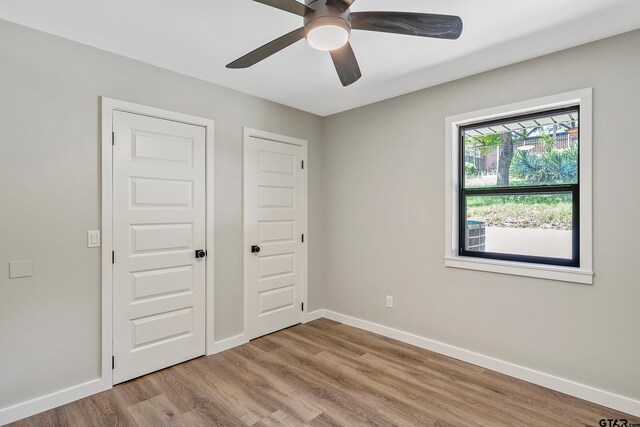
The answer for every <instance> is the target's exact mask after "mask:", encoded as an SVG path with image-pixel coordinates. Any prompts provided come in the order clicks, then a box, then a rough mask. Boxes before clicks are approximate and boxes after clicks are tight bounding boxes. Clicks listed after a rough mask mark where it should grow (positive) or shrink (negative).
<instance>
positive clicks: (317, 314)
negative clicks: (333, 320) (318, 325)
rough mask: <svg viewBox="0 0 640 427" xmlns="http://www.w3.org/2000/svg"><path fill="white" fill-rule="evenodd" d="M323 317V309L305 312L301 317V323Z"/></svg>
mask: <svg viewBox="0 0 640 427" xmlns="http://www.w3.org/2000/svg"><path fill="white" fill-rule="evenodd" d="M322 317H324V310H323V309H320V310H315V311H311V312H309V313H305V314H304V316H303V319H302V323H307V322H312V321H314V320H318V319H320V318H322Z"/></svg>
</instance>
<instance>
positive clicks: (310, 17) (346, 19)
mask: <svg viewBox="0 0 640 427" xmlns="http://www.w3.org/2000/svg"><path fill="white" fill-rule="evenodd" d="M305 1H306V4H307V6H308V7H309V8H310V9H313V12H310V13H307V14H306V15H305V16H304V31H305V34H307V35H308V34H309V32H310V31H311V30H313V29H314V28H317V27H321V26H323V25H335V26H336V27H342V28H344V29H345V30H347V31H348V32H351V14H350V13H349V11H348V10H346V11H344V12H343V11H341V10H340V9H337V8H335V7H331V6H327V4H326V0H305Z"/></svg>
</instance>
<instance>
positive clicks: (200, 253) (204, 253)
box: [196, 249, 207, 259]
mask: <svg viewBox="0 0 640 427" xmlns="http://www.w3.org/2000/svg"><path fill="white" fill-rule="evenodd" d="M206 256H207V251H206V250H204V249H197V250H196V259H200V258H204V257H206Z"/></svg>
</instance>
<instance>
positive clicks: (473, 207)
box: [458, 106, 580, 267]
mask: <svg viewBox="0 0 640 427" xmlns="http://www.w3.org/2000/svg"><path fill="white" fill-rule="evenodd" d="M459 130H460V138H459V142H460V148H459V150H458V157H459V160H460V166H459V173H460V178H459V187H460V188H459V191H458V194H459V197H460V201H459V204H458V209H459V213H458V217H459V219H460V221H459V223H458V226H459V229H458V238H459V239H460V241H459V244H458V247H459V254H460V255H461V256H472V257H480V258H490V259H500V260H511V261H523V262H532V263H538V264H549V265H564V266H572V267H579V266H580V245H579V242H580V227H579V224H580V223H579V217H580V204H579V200H580V184H579V181H580V179H579V168H578V163H579V162H578V158H579V152H580V108H579V107H578V106H572V107H568V108H563V109H557V110H553V111H544V112H540V113H534V114H528V115H522V116H516V117H509V118H505V119H499V120H493V121H489V122H482V123H475V124H471V125H467V126H461V127H460V128H459Z"/></svg>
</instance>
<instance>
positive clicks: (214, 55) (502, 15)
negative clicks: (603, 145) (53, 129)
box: [0, 0, 640, 116]
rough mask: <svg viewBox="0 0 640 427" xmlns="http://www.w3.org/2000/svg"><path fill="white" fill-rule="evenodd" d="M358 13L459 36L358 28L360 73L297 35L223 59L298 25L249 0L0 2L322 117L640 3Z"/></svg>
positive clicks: (410, 6)
mask: <svg viewBox="0 0 640 427" xmlns="http://www.w3.org/2000/svg"><path fill="white" fill-rule="evenodd" d="M352 10H353V11H364V10H399V11H411V12H429V13H443V14H452V15H459V16H461V17H462V19H463V21H464V31H463V34H462V36H461V37H460V39H459V40H457V41H449V40H437V39H425V38H420V37H408V36H401V35H394V34H384V33H373V32H367V31H353V33H352V36H351V44H352V46H353V49H354V51H355V53H356V56H357V57H358V61H359V63H360V68H361V69H362V78H361V79H360V80H359V81H358V82H356V83H355V84H353V85H352V86H349V87H347V88H343V87H342V85H341V84H340V82H339V80H338V77H337V75H336V72H335V69H334V68H333V64H332V62H331V58H330V57H329V54H328V53H326V52H320V51H316V50H314V49H312V48H310V47H309V46H308V45H307V44H306V42H305V41H300V42H298V43H296V44H295V45H293V46H290V47H289V48H287V49H285V50H284V51H282V52H280V53H278V54H276V55H275V56H272V57H270V58H268V59H266V60H265V61H263V62H261V63H259V64H257V65H255V66H254V67H252V68H249V69H246V70H228V69H226V68H225V65H226V64H227V63H229V62H231V61H232V60H234V59H236V58H237V57H239V56H241V55H244V54H245V53H247V52H249V51H251V50H253V49H254V48H256V47H258V46H260V45H262V44H264V43H266V42H268V41H270V40H271V39H273V38H276V37H278V36H280V35H282V34H284V33H287V32H289V31H291V30H293V29H295V28H297V27H300V26H301V19H302V18H300V17H298V16H296V15H292V14H288V13H286V12H283V11H280V10H277V9H273V8H270V7H267V6H264V5H262V4H259V3H255V2H253V1H251V0H226V1H224V0H108V1H103V0H0V18H2V19H5V20H8V21H12V22H16V23H19V24H22V25H25V26H28V27H32V28H36V29H38V30H42V31H45V32H47V33H51V34H55V35H58V36H62V37H65V38H68V39H71V40H75V41H78V42H81V43H84V44H87V45H90V46H95V47H97V48H100V49H104V50H107V51H110V52H114V53H118V54H121V55H124V56H127V57H130V58H135V59H138V60H140V61H144V62H147V63H150V64H154V65H158V66H160V67H164V68H167V69H170V70H173V71H177V72H179V73H183V74H187V75H189V76H193V77H197V78H200V79H204V80H208V81H210V82H213V83H217V84H220V85H223V86H227V87H230V88H234V89H237V90H239V91H242V92H246V93H249V94H252V95H256V96H259V97H262V98H266V99H269V100H272V101H276V102H279V103H282V104H285V105H289V106H292V107H295V108H299V109H301V110H305V111H309V112H312V113H316V114H319V115H322V116H325V115H329V114H333V113H337V112H340V111H344V110H347V109H350V108H354V107H358V106H361V105H366V104H369V103H371V102H375V101H379V100H382V99H386V98H390V97H393V96H397V95H400V94H403V93H408V92H412V91H414V90H418V89H422V88H425V87H429V86H433V85H436V84H439V83H444V82H447V81H451V80H455V79H458V78H461V77H464V76H468V75H472V74H476V73H479V72H482V71H486V70H489V69H493V68H498V67H501V66H504V65H508V64H512V63H515V62H519V61H522V60H526V59H529V58H533V57H536V56H540V55H544V54H547V53H551V52H554V51H558V50H561V49H565V48H568V47H572V46H577V45H580V44H583V43H587V42H590V41H593V40H597V39H601V38H604V37H608V36H612V35H615V34H620V33H623V32H626V31H630V30H633V29H636V28H640V0H393V1H391V0H357V1H356V2H355V4H354V5H353V6H352Z"/></svg>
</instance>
